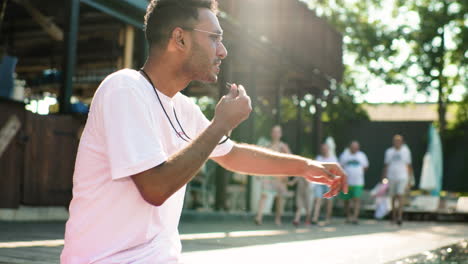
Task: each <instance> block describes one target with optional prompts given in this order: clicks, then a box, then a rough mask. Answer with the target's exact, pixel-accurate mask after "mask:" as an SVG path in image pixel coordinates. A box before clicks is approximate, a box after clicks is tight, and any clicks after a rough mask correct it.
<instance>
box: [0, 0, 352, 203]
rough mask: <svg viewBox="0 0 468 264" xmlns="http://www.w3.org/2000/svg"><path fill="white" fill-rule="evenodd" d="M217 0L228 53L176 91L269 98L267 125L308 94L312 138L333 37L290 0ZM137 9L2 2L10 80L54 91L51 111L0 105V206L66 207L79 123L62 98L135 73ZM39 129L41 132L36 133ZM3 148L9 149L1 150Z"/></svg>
mask: <svg viewBox="0 0 468 264" xmlns="http://www.w3.org/2000/svg"><path fill="white" fill-rule="evenodd" d="M218 2H219V4H220V11H221V12H220V14H219V19H220V22H221V26H222V27H223V29H224V31H225V37H224V39H225V45H226V47H227V49H228V51H229V56H228V57H227V59H226V60H225V62H224V63H223V64H222V72H221V75H220V82H219V84H218V85H205V84H201V83H193V84H191V85H190V86H189V87H188V88H187V90H186V91H185V92H186V93H187V94H188V95H191V96H202V95H204V96H210V97H213V98H216V99H217V98H219V97H220V96H221V95H222V94H223V93H224V92H225V91H224V83H225V82H226V81H229V82H238V83H243V84H245V86H246V87H247V88H248V92H249V94H250V95H251V97H252V99H253V104H254V107H255V104H256V103H257V101H258V100H259V99H260V98H261V99H262V100H267V101H269V102H272V103H271V104H270V105H271V108H272V109H271V112H272V115H274V118H275V120H276V121H277V122H280V120H281V107H280V105H281V104H280V99H281V97H283V96H291V95H295V96H297V97H299V98H302V97H303V96H304V95H305V94H312V95H314V98H315V99H316V101H317V103H316V109H317V112H316V114H315V117H316V118H315V121H314V124H313V127H314V131H315V132H314V133H315V139H316V142H319V141H320V140H321V137H322V135H321V133H320V131H321V120H320V117H321V104H320V102H321V101H326V100H329V97H330V95H333V94H334V93H336V92H338V90H337V89H336V87H337V86H336V84H337V83H339V82H341V79H342V74H343V64H342V36H341V34H340V33H338V32H336V31H335V30H334V29H333V28H332V27H331V26H330V25H328V24H327V23H326V21H324V20H323V19H320V18H318V17H317V16H316V15H315V13H314V12H313V11H312V10H310V9H308V8H307V6H306V5H305V4H303V3H301V2H299V1H298V0H256V1H252V0H219V1H218ZM147 3H148V1H147V0H67V1H61V0H44V1H40V2H38V1H32V0H6V4H5V5H3V8H4V9H3V10H1V11H0V13H1V12H2V11H3V12H4V16H3V18H1V20H0V58H1V56H2V54H3V55H5V54H8V55H12V56H15V57H17V58H18V64H17V67H16V73H17V78H18V79H21V80H25V81H26V86H27V93H26V94H27V97H29V98H34V97H38V96H39V97H40V96H41V95H42V94H44V93H45V92H47V93H49V94H52V95H56V96H57V97H58V99H59V102H60V114H59V115H49V116H46V117H44V116H38V115H35V114H32V113H29V112H28V113H26V112H25V111H24V109H23V110H21V108H22V106H21V105H20V107H18V104H16V103H11V102H7V101H0V107H1V108H0V110H1V111H0V121H2V122H4V120H7V119H8V118H9V116H11V113H10V112H11V111H4V110H3V109H11V108H12V107H14V108H15V109H16V110H15V111H17V113H18V115H20V116H22V118H21V120H22V121H23V122H22V124H23V126H22V127H21V129H20V132H19V133H18V134H17V135H16V138H15V139H14V140H13V141H12V142H13V143H10V145H9V146H8V148H9V150H7V152H6V154H5V155H2V156H0V165H1V166H2V168H0V181H1V182H2V184H1V185H2V186H3V187H4V189H5V191H6V194H5V193H3V194H2V195H4V196H5V195H6V196H8V195H9V197H13V198H11V199H10V198H9V199H5V200H3V203H0V207H13V208H14V207H17V206H18V205H19V204H32V205H66V204H68V202H69V200H70V198H71V181H72V177H71V176H72V169H73V164H74V157H75V152H76V146H77V144H78V140H79V129H80V128H81V127H82V124H83V123H84V120H85V117H83V116H81V117H76V116H75V115H72V114H71V112H72V111H71V103H70V98H71V97H72V96H74V97H76V98H78V99H79V100H81V101H83V102H85V103H89V102H90V99H91V97H92V95H93V93H94V91H95V89H96V88H97V86H98V85H99V83H100V82H101V81H102V79H103V78H104V77H105V76H106V75H108V74H109V73H111V72H114V71H116V70H118V69H121V68H135V69H136V68H139V67H141V65H142V64H143V63H144V60H145V57H146V55H147V45H146V43H145V39H144V34H143V31H142V28H143V15H144V13H145V10H146V6H147ZM0 8H2V7H1V6H0ZM0 89H1V87H0ZM325 90H328V91H329V92H327V93H324V91H325ZM324 94H326V96H325V95H324ZM12 105H15V106H12ZM254 123H255V115H253V116H252V117H251V118H250V119H249V120H248V121H247V122H246V123H245V124H243V125H242V127H240V130H242V133H241V134H242V135H243V136H242V137H243V138H242V139H243V140H244V141H248V142H251V143H253V142H254V140H255V138H254V135H253V133H252V131H253V128H254ZM0 125H1V126H3V123H0ZM39 127H40V129H39ZM41 129H43V130H44V131H43V132H40V133H39V131H41ZM36 132H37V133H36ZM15 142H16V143H15ZM17 144H20V145H17ZM21 144H22V145H21ZM37 146H41V147H37ZM12 148H19V149H18V150H16V151H13V152H14V153H13V154H8V151H10V152H11V151H12V150H11V149H12ZM41 152H44V153H41ZM20 156H21V159H22V161H21V162H20V163H21V164H22V165H21V166H23V167H24V168H22V169H19V170H18V169H11V170H7V169H5V168H6V167H4V166H5V165H4V164H17V163H18V162H17V159H18V157H20ZM13 159H14V160H15V161H12V160H13ZM20 163H18V164H20ZM58 164H60V166H58ZM14 166H16V165H14ZM219 174H220V175H221V176H220V175H218V176H217V177H216V189H217V191H216V193H217V195H216V196H217V205H218V206H217V207H218V208H222V207H223V206H222V205H223V204H224V203H225V200H226V185H227V179H226V176H225V173H222V172H219ZM51 175H52V176H51ZM223 175H224V176H223ZM7 179H9V180H7ZM5 182H6V183H7V185H8V187H6V185H5V184H4V183H5ZM50 186H55V187H50ZM0 191H2V192H3V189H2V190H0ZM0 197H3V196H0ZM247 199H248V197H247ZM5 201H8V202H5Z"/></svg>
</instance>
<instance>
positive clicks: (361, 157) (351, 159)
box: [340, 150, 369, 186]
mask: <svg viewBox="0 0 468 264" xmlns="http://www.w3.org/2000/svg"><path fill="white" fill-rule="evenodd" d="M340 164H341V166H343V169H344V170H345V172H346V174H347V175H348V185H350V186H363V185H364V169H365V168H367V167H369V160H368V159H367V156H366V154H364V152H362V151H358V152H356V153H351V151H349V150H345V151H344V152H343V153H342V154H341V156H340Z"/></svg>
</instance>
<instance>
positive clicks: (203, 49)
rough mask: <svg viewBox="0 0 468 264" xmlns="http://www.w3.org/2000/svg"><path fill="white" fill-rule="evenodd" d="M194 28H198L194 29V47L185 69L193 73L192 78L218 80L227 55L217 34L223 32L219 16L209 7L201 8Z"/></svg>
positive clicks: (205, 80)
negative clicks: (222, 63)
mask: <svg viewBox="0 0 468 264" xmlns="http://www.w3.org/2000/svg"><path fill="white" fill-rule="evenodd" d="M194 28H195V29H197V30H194V31H192V36H193V37H192V49H191V52H190V54H189V56H188V58H187V63H186V64H185V67H184V68H185V71H186V72H188V73H189V74H190V75H191V77H192V80H197V81H202V82H209V83H213V82H216V81H217V80H218V74H219V71H220V65H221V60H223V59H224V58H225V57H226V56H227V50H226V48H225V47H224V45H223V43H222V42H221V41H220V40H221V38H220V36H218V35H216V34H222V29H221V26H220V25H219V21H218V18H217V17H216V15H215V14H214V13H213V12H212V11H210V10H209V9H206V8H203V9H199V13H198V22H197V23H196V24H195V26H194ZM198 30H200V31H206V32H200V31H198ZM208 32H212V33H216V34H211V33H208Z"/></svg>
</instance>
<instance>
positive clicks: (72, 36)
mask: <svg viewBox="0 0 468 264" xmlns="http://www.w3.org/2000/svg"><path fill="white" fill-rule="evenodd" d="M65 2H66V6H67V9H66V10H67V13H68V15H67V16H66V17H67V18H68V21H67V23H66V24H68V25H67V28H68V30H67V34H65V58H64V63H63V79H62V86H61V88H60V97H59V102H60V104H59V105H60V113H62V114H64V113H70V112H71V103H70V97H71V96H72V94H73V76H74V75H75V66H76V49H77V42H78V27H79V19H80V0H68V1H65Z"/></svg>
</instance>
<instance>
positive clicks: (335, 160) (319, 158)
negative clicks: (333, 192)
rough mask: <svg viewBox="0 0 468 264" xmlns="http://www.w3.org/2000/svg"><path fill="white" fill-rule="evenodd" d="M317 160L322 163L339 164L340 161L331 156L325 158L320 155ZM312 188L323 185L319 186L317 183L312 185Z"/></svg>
mask: <svg viewBox="0 0 468 264" xmlns="http://www.w3.org/2000/svg"><path fill="white" fill-rule="evenodd" d="M315 160H317V161H320V162H338V160H337V159H336V157H335V156H334V155H329V156H328V157H324V156H322V155H318V156H317V157H316V158H315ZM311 185H312V186H316V185H321V184H317V183H311Z"/></svg>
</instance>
